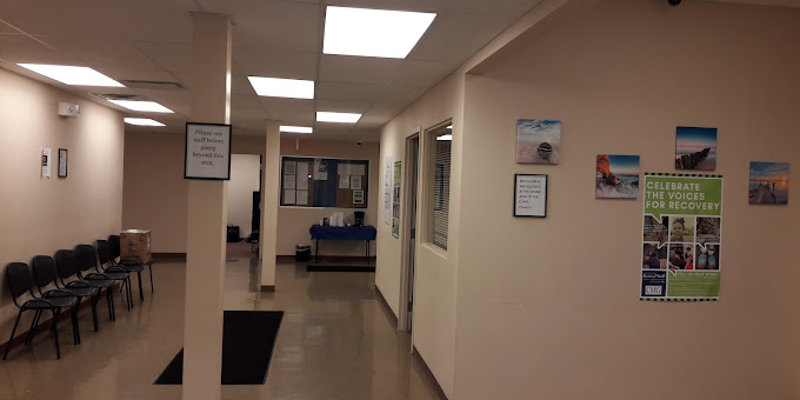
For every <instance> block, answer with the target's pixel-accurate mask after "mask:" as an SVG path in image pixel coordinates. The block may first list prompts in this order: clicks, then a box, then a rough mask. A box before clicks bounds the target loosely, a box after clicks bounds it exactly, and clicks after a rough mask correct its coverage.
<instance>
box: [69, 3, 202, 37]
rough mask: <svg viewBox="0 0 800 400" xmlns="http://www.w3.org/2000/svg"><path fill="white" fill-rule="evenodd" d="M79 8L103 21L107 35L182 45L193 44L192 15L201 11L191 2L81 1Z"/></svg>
mask: <svg viewBox="0 0 800 400" xmlns="http://www.w3.org/2000/svg"><path fill="white" fill-rule="evenodd" d="M86 3H88V4H86ZM80 8H82V9H84V10H91V13H92V14H93V15H94V17H95V18H96V19H98V20H102V21H104V22H105V29H106V33H107V34H108V33H109V32H113V33H115V34H116V35H117V36H119V37H120V38H124V39H126V40H132V41H150V42H180V43H189V42H191V40H192V18H191V14H190V12H192V11H199V10H198V9H197V7H196V6H195V4H194V2H193V1H192V0H168V1H164V0H136V1H128V0H82V2H81V7H80Z"/></svg>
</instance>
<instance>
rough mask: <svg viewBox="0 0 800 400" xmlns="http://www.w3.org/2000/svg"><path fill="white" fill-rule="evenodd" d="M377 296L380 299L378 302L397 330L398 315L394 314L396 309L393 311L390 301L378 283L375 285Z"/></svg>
mask: <svg viewBox="0 0 800 400" xmlns="http://www.w3.org/2000/svg"><path fill="white" fill-rule="evenodd" d="M375 298H376V299H378V304H380V305H381V308H382V309H383V311H384V313H385V314H386V317H387V318H389V322H390V323H391V324H392V327H393V328H394V330H397V315H394V311H392V307H390V306H389V302H387V301H386V298H385V297H383V293H381V290H380V289H378V285H375Z"/></svg>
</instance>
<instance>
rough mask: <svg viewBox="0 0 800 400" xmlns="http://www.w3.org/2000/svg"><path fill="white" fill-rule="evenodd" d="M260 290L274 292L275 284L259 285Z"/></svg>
mask: <svg viewBox="0 0 800 400" xmlns="http://www.w3.org/2000/svg"><path fill="white" fill-rule="evenodd" d="M261 291H262V292H274V291H275V285H261Z"/></svg>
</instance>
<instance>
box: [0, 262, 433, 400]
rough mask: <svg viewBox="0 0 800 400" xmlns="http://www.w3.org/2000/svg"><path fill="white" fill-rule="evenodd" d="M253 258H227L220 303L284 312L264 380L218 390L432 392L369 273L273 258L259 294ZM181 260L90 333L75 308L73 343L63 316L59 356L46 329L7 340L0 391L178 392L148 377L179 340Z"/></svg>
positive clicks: (373, 394) (240, 395)
mask: <svg viewBox="0 0 800 400" xmlns="http://www.w3.org/2000/svg"><path fill="white" fill-rule="evenodd" d="M237 255H238V254H237ZM256 263H257V260H255V259H248V258H242V257H235V258H232V257H229V259H228V262H227V273H226V290H225V304H224V307H225V309H226V310H283V311H284V312H285V314H284V318H283V322H282V324H281V329H280V332H279V334H278V338H277V341H276V344H275V349H274V352H273V355H272V361H271V362H270V368H269V373H268V375H267V382H266V384H265V385H255V386H223V387H222V398H223V399H304V400H314V399H325V400H328V399H331V400H332V399H348V400H360V399H363V400H368V399H381V400H384V399H398V400H399V399H415V400H416V399H420V400H424V399H437V398H438V396H437V394H436V391H435V389H434V386H433V384H432V383H431V382H429V381H428V377H427V376H426V375H424V374H423V373H422V372H421V371H422V370H423V368H424V367H422V368H421V366H420V364H419V362H418V361H417V360H415V359H414V358H413V357H411V355H410V354H409V351H408V349H409V346H410V344H409V342H410V338H409V336H408V335H407V334H402V333H399V332H397V331H396V330H395V329H394V328H393V327H392V325H391V323H390V319H389V318H390V317H389V315H387V314H386V311H385V310H384V309H383V308H382V306H381V305H380V304H379V303H378V302H377V301H376V299H375V292H374V289H373V288H374V274H373V273H338V272H337V273H319V272H314V273H308V272H306V270H305V264H298V265H295V264H294V263H285V264H279V265H278V269H277V277H276V280H277V286H278V291H277V292H275V293H259V292H257V291H256V288H257V287H258V277H257V275H256V274H257V271H258V268H257V264H256ZM185 268H186V266H185V263H183V262H162V263H158V264H156V265H155V268H154V274H155V284H156V293H155V294H154V295H153V296H151V295H150V293H149V291H146V292H145V301H144V303H137V304H136V305H135V306H136V308H134V310H133V311H132V312H126V311H125V310H124V307H120V306H119V304H118V309H117V320H116V322H113V323H111V322H109V321H108V320H107V315H103V314H102V313H101V315H102V317H101V321H100V331H99V332H96V333H95V332H92V331H91V314H90V313H89V310H88V309H84V310H82V311H81V320H80V327H81V340H82V343H81V345H79V346H73V345H72V342H71V339H72V338H71V332H70V328H69V323H68V322H66V321H62V323H61V324H59V327H60V329H59V337H60V341H61V344H62V357H63V358H62V360H60V361H59V360H56V359H55V354H54V349H53V344H52V337H51V336H49V335H46V334H40V335H38V336H37V337H36V339H35V341H34V345H33V346H32V347H31V348H27V349H25V348H15V349H13V350H12V352H11V354H9V359H8V361H6V362H2V363H0V388H2V389H0V399H14V400H18V399H56V398H58V399H64V400H67V399H87V398H88V399H179V398H180V387H179V386H156V385H153V384H152V383H153V381H154V380H155V379H156V377H157V376H158V375H159V374H160V373H161V371H162V370H163V368H164V367H165V366H166V365H167V363H169V361H170V360H171V359H172V357H173V356H174V355H175V353H177V352H178V350H179V349H180V348H181V343H182V340H183V339H182V338H183V317H182V315H183V299H184V297H183V295H184V293H183V291H184V278H185ZM146 284H147V281H146V280H145V286H146ZM117 301H118V302H119V298H118V297H117ZM103 307H104V305H103V304H100V308H99V310H102V309H103Z"/></svg>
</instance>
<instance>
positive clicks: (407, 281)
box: [398, 133, 419, 332]
mask: <svg viewBox="0 0 800 400" xmlns="http://www.w3.org/2000/svg"><path fill="white" fill-rule="evenodd" d="M405 154H406V162H405V164H406V165H405V173H404V174H403V176H404V177H405V179H404V182H403V186H404V187H406V188H407V189H406V192H405V196H404V198H403V202H402V204H403V212H402V215H403V223H402V229H400V231H401V232H402V240H401V242H402V249H403V250H402V252H403V253H402V272H401V274H402V275H401V279H400V285H401V288H400V318H399V321H398V329H399V330H401V331H404V332H411V326H412V321H413V318H412V316H413V311H414V272H415V264H416V246H417V192H418V189H419V188H418V183H419V179H418V177H419V133H417V134H414V135H412V136H410V137H409V138H407V139H406V149H405Z"/></svg>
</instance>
